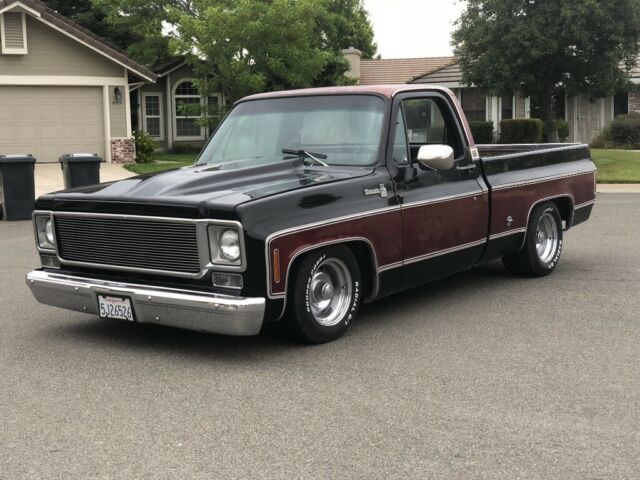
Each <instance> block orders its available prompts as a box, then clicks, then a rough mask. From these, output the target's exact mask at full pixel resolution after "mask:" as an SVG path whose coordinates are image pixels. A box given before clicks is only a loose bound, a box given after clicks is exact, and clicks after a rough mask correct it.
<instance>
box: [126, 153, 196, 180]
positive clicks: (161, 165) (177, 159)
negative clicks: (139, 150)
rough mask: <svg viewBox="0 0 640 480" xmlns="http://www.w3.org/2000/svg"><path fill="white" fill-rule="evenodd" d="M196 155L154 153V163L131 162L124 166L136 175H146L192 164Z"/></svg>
mask: <svg viewBox="0 0 640 480" xmlns="http://www.w3.org/2000/svg"><path fill="white" fill-rule="evenodd" d="M197 156H198V155H197V154H195V153H154V154H153V162H154V163H132V164H130V165H125V167H124V168H126V169H127V170H129V171H130V172H133V173H137V174H138V175H146V174H148V173H157V172H162V171H164V170H171V169H174V168H181V167H186V166H188V165H193V163H194V162H195V161H196V157H197Z"/></svg>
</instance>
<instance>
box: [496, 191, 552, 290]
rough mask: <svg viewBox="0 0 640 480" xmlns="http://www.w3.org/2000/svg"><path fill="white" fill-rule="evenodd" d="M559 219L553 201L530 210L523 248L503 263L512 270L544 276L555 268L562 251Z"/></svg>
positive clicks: (527, 274)
mask: <svg viewBox="0 0 640 480" xmlns="http://www.w3.org/2000/svg"><path fill="white" fill-rule="evenodd" d="M562 241H563V240H562V219H561V218H560V212H559V211H558V207H557V206H556V205H555V203H552V202H547V203H543V204H541V205H538V206H537V207H535V208H534V209H533V211H532V212H531V217H530V218H529V224H528V225H527V233H526V238H525V243H524V247H523V248H522V250H520V251H519V252H517V253H514V254H511V255H507V256H505V257H504V258H503V259H502V263H503V264H504V266H505V267H506V269H507V270H509V271H510V272H511V273H515V274H517V275H526V276H529V277H544V276H546V275H549V274H550V273H551V272H553V271H554V270H555V268H556V267H557V265H558V262H559V261H560V255H561V254H562Z"/></svg>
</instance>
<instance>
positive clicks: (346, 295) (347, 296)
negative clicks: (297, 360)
mask: <svg viewBox="0 0 640 480" xmlns="http://www.w3.org/2000/svg"><path fill="white" fill-rule="evenodd" d="M292 280H293V284H292V289H291V291H290V292H289V293H290V295H289V306H288V309H287V310H288V317H289V318H288V320H289V323H290V325H291V326H292V327H293V329H294V330H295V331H296V332H297V333H298V334H299V335H301V336H302V338H304V339H305V340H307V341H308V342H311V343H325V342H330V341H332V340H336V339H337V338H339V337H341V336H342V335H343V334H344V332H345V331H346V330H347V327H348V326H349V324H350V323H351V322H352V321H353V320H354V319H355V317H356V315H357V313H358V309H359V307H360V297H361V279H360V268H359V267H358V262H357V261H356V259H355V257H354V255H353V253H351V250H349V249H348V248H347V247H343V246H337V247H330V248H325V249H321V250H317V251H315V252H311V253H309V254H307V255H306V256H305V257H304V258H303V259H302V261H301V263H300V264H299V265H298V267H297V268H296V269H295V271H294V274H293V279H292Z"/></svg>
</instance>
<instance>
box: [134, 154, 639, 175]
mask: <svg viewBox="0 0 640 480" xmlns="http://www.w3.org/2000/svg"><path fill="white" fill-rule="evenodd" d="M591 154H592V156H593V161H594V162H595V164H596V165H597V166H598V183H640V152H629V151H624V150H595V149H594V150H591ZM196 157H197V155H196V154H195V153H175V154H174V153H156V154H154V156H153V159H154V163H135V164H132V165H127V166H126V167H125V168H126V169H127V170H129V171H130V172H134V173H137V174H139V175H144V174H147V173H156V172H162V171H164V170H170V169H173V168H180V167H185V166H187V165H192V164H193V163H194V162H195V160H196Z"/></svg>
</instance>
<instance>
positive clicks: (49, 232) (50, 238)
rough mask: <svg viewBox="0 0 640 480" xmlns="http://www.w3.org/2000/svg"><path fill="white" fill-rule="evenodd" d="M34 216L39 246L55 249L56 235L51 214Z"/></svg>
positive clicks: (42, 248) (43, 248)
mask: <svg viewBox="0 0 640 480" xmlns="http://www.w3.org/2000/svg"><path fill="white" fill-rule="evenodd" d="M34 218H35V222H34V227H35V229H36V240H37V242H38V248H39V249H41V250H55V249H56V237H55V235H54V233H53V221H52V220H51V216H50V215H36V216H35V217H34Z"/></svg>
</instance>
